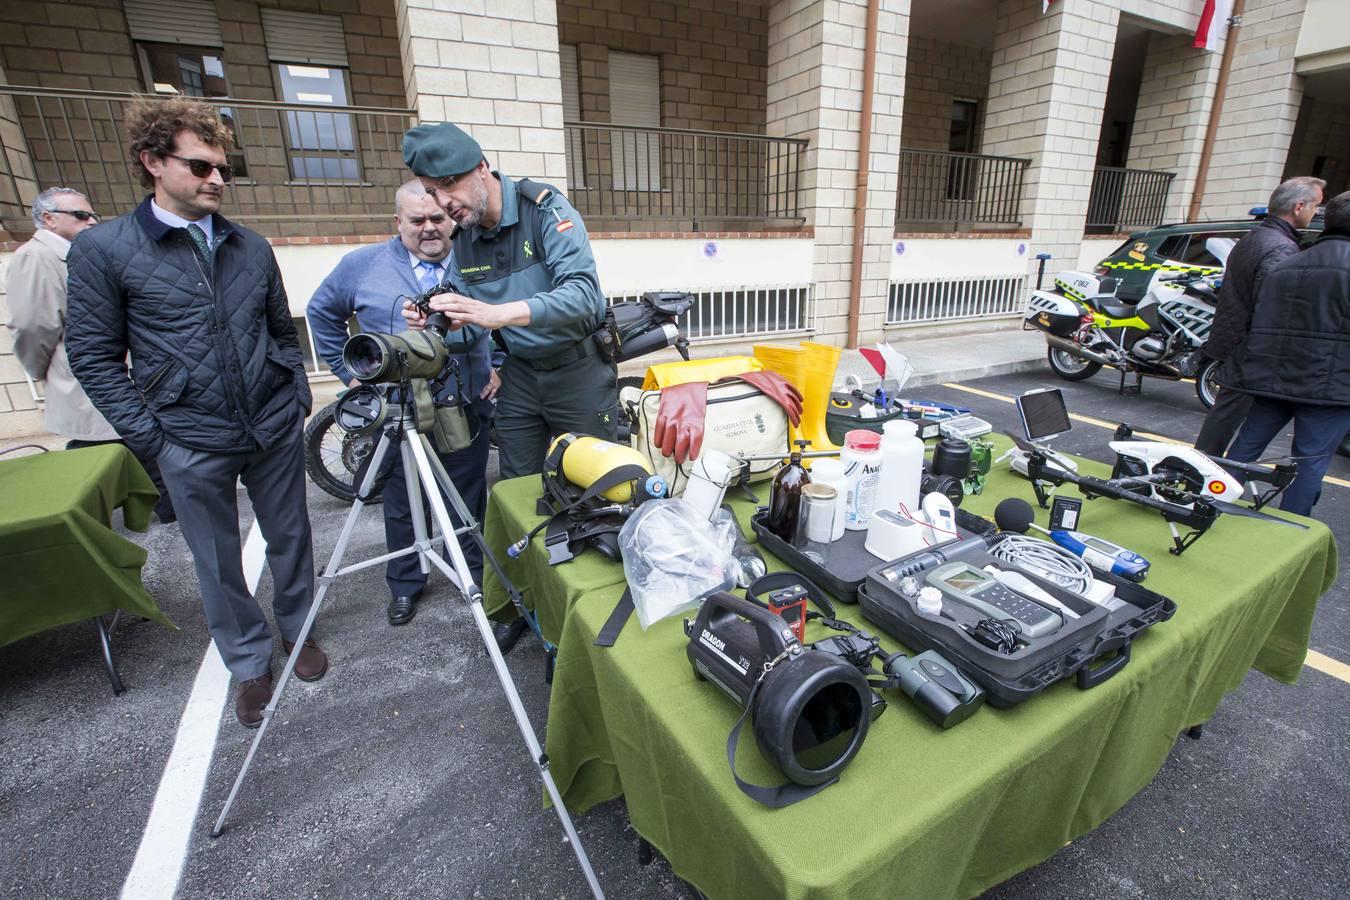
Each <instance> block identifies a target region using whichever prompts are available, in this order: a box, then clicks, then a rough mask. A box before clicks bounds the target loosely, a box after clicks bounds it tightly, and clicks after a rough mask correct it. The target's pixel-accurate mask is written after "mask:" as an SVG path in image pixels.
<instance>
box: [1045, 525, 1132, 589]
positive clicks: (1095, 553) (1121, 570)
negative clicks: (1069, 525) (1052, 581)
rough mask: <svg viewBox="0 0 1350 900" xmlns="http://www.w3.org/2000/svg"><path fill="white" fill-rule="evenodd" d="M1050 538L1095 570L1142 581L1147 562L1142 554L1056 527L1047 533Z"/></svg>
mask: <svg viewBox="0 0 1350 900" xmlns="http://www.w3.org/2000/svg"><path fill="white" fill-rule="evenodd" d="M1050 540H1052V541H1054V542H1055V543H1056V544H1058V545H1059V546H1061V547H1063V548H1064V549H1065V550H1068V551H1069V552H1070V553H1072V554H1074V555H1075V556H1079V557H1082V559H1083V562H1085V563H1087V564H1088V565H1089V566H1092V568H1094V569H1096V570H1097V571H1099V572H1109V573H1110V574H1112V575H1119V576H1120V577H1122V578H1128V579H1129V580H1130V581H1143V580H1144V576H1145V575H1147V574H1148V566H1149V562H1148V560H1146V559H1144V557H1142V556H1140V555H1139V554H1138V553H1135V552H1134V551H1133V550H1126V549H1125V548H1124V547H1122V546H1120V545H1119V544H1113V543H1111V542H1110V541H1106V540H1102V539H1101V538H1099V537H1096V536H1094V535H1091V534H1084V533H1083V532H1081V531H1068V530H1063V529H1056V530H1055V531H1051V532H1050Z"/></svg>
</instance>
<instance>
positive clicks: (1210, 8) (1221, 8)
mask: <svg viewBox="0 0 1350 900" xmlns="http://www.w3.org/2000/svg"><path fill="white" fill-rule="evenodd" d="M1232 15H1233V0H1205V8H1204V9H1203V10H1201V12H1200V27H1199V28H1196V29H1195V43H1194V44H1192V45H1191V46H1192V47H1200V48H1202V49H1205V50H1209V51H1210V52H1213V51H1215V50H1218V49H1219V44H1221V43H1223V36H1224V33H1225V32H1226V31H1227V30H1228V20H1229V18H1230V17H1231V16H1232Z"/></svg>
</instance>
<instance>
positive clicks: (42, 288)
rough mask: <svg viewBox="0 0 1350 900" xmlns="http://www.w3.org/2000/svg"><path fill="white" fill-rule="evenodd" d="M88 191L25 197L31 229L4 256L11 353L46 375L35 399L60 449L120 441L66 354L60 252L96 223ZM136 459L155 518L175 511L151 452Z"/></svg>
mask: <svg viewBox="0 0 1350 900" xmlns="http://www.w3.org/2000/svg"><path fill="white" fill-rule="evenodd" d="M98 221H99V215H98V213H96V212H94V208H93V207H92V206H91V205H90V204H89V199H88V198H87V197H85V196H84V195H83V194H81V193H80V192H79V191H77V190H74V189H72V188H68V187H51V188H47V189H46V190H45V191H43V192H42V193H40V194H38V195H37V197H36V198H35V199H34V200H33V226H34V227H35V228H36V229H37V230H36V231H35V232H34V233H33V237H32V239H31V240H29V241H28V242H27V243H26V244H24V245H23V246H22V247H20V248H19V249H18V251H17V252H16V253H15V254H14V259H13V260H12V261H11V262H10V266H9V278H8V281H7V285H6V292H7V293H8V294H9V312H10V318H9V328H10V331H11V332H13V334H14V355H15V356H17V357H18V358H19V363H20V364H21V365H22V366H23V367H24V370H25V371H26V372H27V373H28V374H29V375H30V376H32V377H33V378H34V379H36V380H38V381H44V382H46V385H45V387H46V390H45V396H44V400H43V406H44V407H45V408H46V415H45V419H46V425H47V430H48V431H50V432H51V433H52V434H58V435H60V436H61V437H63V438H66V439H67V441H66V449H67V450H75V449H77V448H79V447H93V446H97V445H98V444H120V443H123V441H122V439H121V438H120V437H119V436H118V434H117V431H116V429H114V428H113V427H112V426H111V425H109V424H108V420H107V419H105V418H103V414H102V413H100V412H99V411H98V410H97V409H95V408H94V404H93V403H91V402H89V398H88V397H87V396H86V395H85V393H84V389H83V388H81V387H80V383H79V382H78V381H77V380H76V379H75V375H74V374H73V373H72V372H71V371H70V360H69V359H67V358H66V343H65V332H66V254H67V252H69V250H70V242H71V241H73V240H75V237H76V236H77V235H78V234H79V233H80V232H82V231H84V230H85V229H86V228H93V227H94V226H95V225H97V224H98ZM140 461H141V465H142V466H144V467H145V471H146V473H147V474H149V476H150V478H151V479H152V480H153V481H154V482H155V487H156V488H158V489H159V502H158V503H156V504H155V514H156V515H158V516H159V520H160V521H161V522H172V521H174V519H175V518H176V517H175V516H174V512H173V502H172V501H170V499H169V492H168V490H166V489H165V487H164V480H163V479H162V478H161V477H160V474H159V466H157V465H155V460H154V458H153V457H144V456H142V457H140Z"/></svg>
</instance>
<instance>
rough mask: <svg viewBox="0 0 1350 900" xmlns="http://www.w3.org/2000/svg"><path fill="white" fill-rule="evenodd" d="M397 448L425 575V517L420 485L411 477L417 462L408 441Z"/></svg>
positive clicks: (414, 534) (427, 567)
mask: <svg viewBox="0 0 1350 900" xmlns="http://www.w3.org/2000/svg"><path fill="white" fill-rule="evenodd" d="M398 450H399V454H400V455H401V456H402V461H403V483H404V486H405V487H407V489H408V509H409V510H411V511H412V522H413V540H414V541H415V542H416V543H417V547H418V550H417V564H418V565H419V566H421V567H422V575H423V576H426V575H430V574H431V564H430V563H429V562H427V553H426V551H425V550H423V549H422V548H423V547H425V546H426V542H427V519H426V515H425V514H424V513H423V510H422V485H421V484H420V483H419V482H418V480H417V479H416V478H413V477H412V473H413V472H414V471H416V466H417V463H416V460H414V459H413V455H412V451H411V450H410V449H409V442H408V441H400V442H399V448H398Z"/></svg>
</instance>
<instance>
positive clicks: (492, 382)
mask: <svg viewBox="0 0 1350 900" xmlns="http://www.w3.org/2000/svg"><path fill="white" fill-rule="evenodd" d="M501 386H502V377H501V376H500V375H498V374H497V370H496V369H488V383H487V387H485V388H483V392H482V393H481V394H479V395H478V396H480V397H482V398H483V399H484V400H491V399H492V398H493V397H496V396H497V391H498V390H500V389H501Z"/></svg>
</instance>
